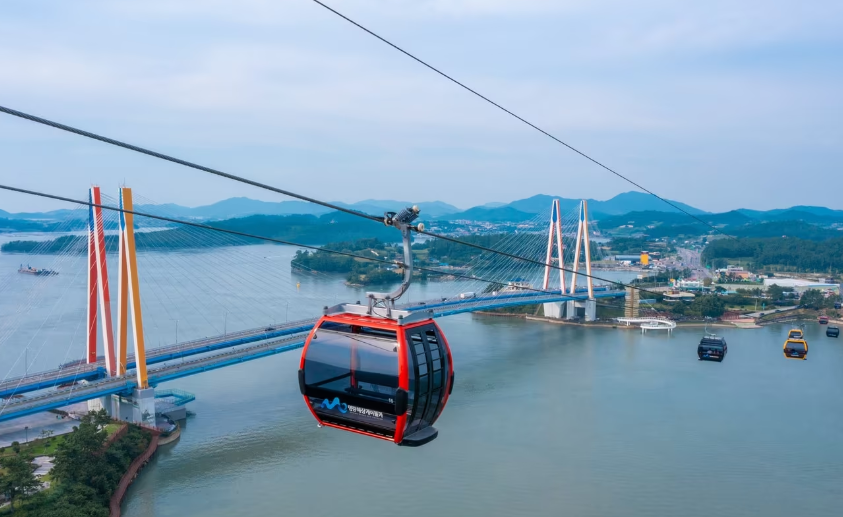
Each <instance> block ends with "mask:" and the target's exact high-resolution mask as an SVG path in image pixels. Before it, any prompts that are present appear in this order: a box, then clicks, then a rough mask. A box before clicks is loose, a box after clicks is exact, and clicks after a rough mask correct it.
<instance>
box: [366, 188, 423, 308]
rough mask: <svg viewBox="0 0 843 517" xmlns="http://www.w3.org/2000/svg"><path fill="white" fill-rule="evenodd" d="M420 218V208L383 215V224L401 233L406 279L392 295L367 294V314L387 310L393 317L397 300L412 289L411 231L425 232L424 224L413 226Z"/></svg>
mask: <svg viewBox="0 0 843 517" xmlns="http://www.w3.org/2000/svg"><path fill="white" fill-rule="evenodd" d="M418 216H419V207H418V206H415V205H414V206H412V207H407V208H405V209H403V210H401V211H400V212H398V213H397V214H396V213H395V212H386V213H384V215H383V224H385V225H386V226H394V227H395V228H398V229H399V230H400V231H401V242H402V244H403V246H404V279H403V280H402V281H401V285H399V286H398V288H397V289H395V290H394V291H392V292H390V293H379V292H367V293H366V298H367V299H368V309H367V311H366V314H368V315H370V316H371V315H373V313H374V309H376V308H381V307H382V308H385V309H386V317H387V318H391V317H392V309H394V308H395V300H397V299H398V298H401V296H402V295H403V294H404V293H406V292H407V289H409V288H410V282H411V281H412V279H413V239H412V236H411V234H410V230H416V231H424V224H422V223H419V224H418V225H416V226H413V225H411V224H410V223H412V222H413V221H415V220H416V219H417V218H418Z"/></svg>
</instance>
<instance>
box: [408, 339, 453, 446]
mask: <svg viewBox="0 0 843 517" xmlns="http://www.w3.org/2000/svg"><path fill="white" fill-rule="evenodd" d="M407 344H408V347H407V348H408V356H409V363H408V364H409V367H410V370H411V372H412V374H411V379H412V377H413V376H415V382H411V383H410V391H411V393H412V392H414V395H415V402H414V403H413V404H411V405H410V407H411V408H412V413H411V414H412V418H409V419H408V420H409V425H408V426H407V434H412V433H414V432H415V431H418V430H419V429H423V428H425V427H428V426H430V425H431V424H433V422H435V421H436V418H437V417H438V416H439V413H440V412H441V408H442V402H443V401H444V395H445V389H446V384H447V379H446V377H447V372H448V366H447V359H446V357H447V354H446V352H445V350H444V348H443V345H442V343H441V339H440V337H439V335H438V333H437V332H436V330H435V329H434V328H433V327H432V326H428V325H425V326H423V327H418V328H414V329H412V330H409V331H407Z"/></svg>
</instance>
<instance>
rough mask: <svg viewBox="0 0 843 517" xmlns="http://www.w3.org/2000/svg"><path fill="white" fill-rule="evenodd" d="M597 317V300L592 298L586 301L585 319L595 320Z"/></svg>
mask: <svg viewBox="0 0 843 517" xmlns="http://www.w3.org/2000/svg"><path fill="white" fill-rule="evenodd" d="M596 319H597V300H594V299H591V300H586V301H585V321H594V320H596Z"/></svg>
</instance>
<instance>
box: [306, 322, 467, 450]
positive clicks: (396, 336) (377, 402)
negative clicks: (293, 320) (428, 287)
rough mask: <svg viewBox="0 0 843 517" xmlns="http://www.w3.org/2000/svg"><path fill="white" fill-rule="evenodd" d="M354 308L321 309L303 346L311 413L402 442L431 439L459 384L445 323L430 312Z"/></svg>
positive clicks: (323, 421) (347, 428)
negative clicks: (389, 313) (385, 313)
mask: <svg viewBox="0 0 843 517" xmlns="http://www.w3.org/2000/svg"><path fill="white" fill-rule="evenodd" d="M341 307H343V306H341ZM348 308H349V306H344V307H343V309H342V312H338V313H336V314H327V315H325V316H323V317H322V319H320V320H319V323H318V324H317V325H316V326H315V327H314V329H313V330H312V331H311V333H310V335H309V336H308V337H307V342H306V343H305V345H304V351H303V352H302V358H301V365H300V369H299V387H300V388H301V392H302V395H304V400H305V402H306V403H307V404H308V407H309V409H310V411H311V413H312V414H313V416H314V417H315V418H316V420H317V421H319V423H320V424H321V425H325V426H328V427H335V428H337V429H342V430H345V431H352V432H355V433H359V434H364V435H366V436H372V437H375V438H381V439H384V440H390V441H393V442H395V443H397V444H399V445H409V446H417V445H423V444H425V443H427V442H429V441H431V440H433V439H434V438H436V435H437V431H436V429H435V428H434V427H433V423H434V422H436V419H437V418H438V417H439V415H440V414H441V413H442V409H444V407H445V404H446V403H447V401H448V396H449V395H450V393H451V391H452V389H453V387H454V369H453V363H452V361H451V351H450V348H449V347H448V342H447V341H446V340H445V338H444V336H443V335H442V331H441V330H440V329H439V326H438V325H436V323H435V322H434V321H433V319H432V318H431V317H430V315H429V313H428V314H418V313H416V314H409V313H403V314H401V315H399V317H398V318H397V319H388V318H379V317H373V316H368V315H365V314H354V313H352V312H347V310H348ZM363 308H364V309H365V307H363ZM395 312H397V311H393V314H394V313H395ZM402 312H403V311H402ZM405 314H406V316H405Z"/></svg>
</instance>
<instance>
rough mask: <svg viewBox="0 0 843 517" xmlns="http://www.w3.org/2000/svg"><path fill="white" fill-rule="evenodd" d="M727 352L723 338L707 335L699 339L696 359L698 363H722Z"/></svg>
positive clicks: (727, 348)
mask: <svg viewBox="0 0 843 517" xmlns="http://www.w3.org/2000/svg"><path fill="white" fill-rule="evenodd" d="M728 351H729V347H728V346H727V345H726V339H725V338H722V337H718V336H715V335H713V334H707V335H705V336H704V337H703V338H702V339H700V344H699V345H698V346H697V357H699V359H700V361H717V362H722V361H723V358H725V357H726V352H728Z"/></svg>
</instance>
